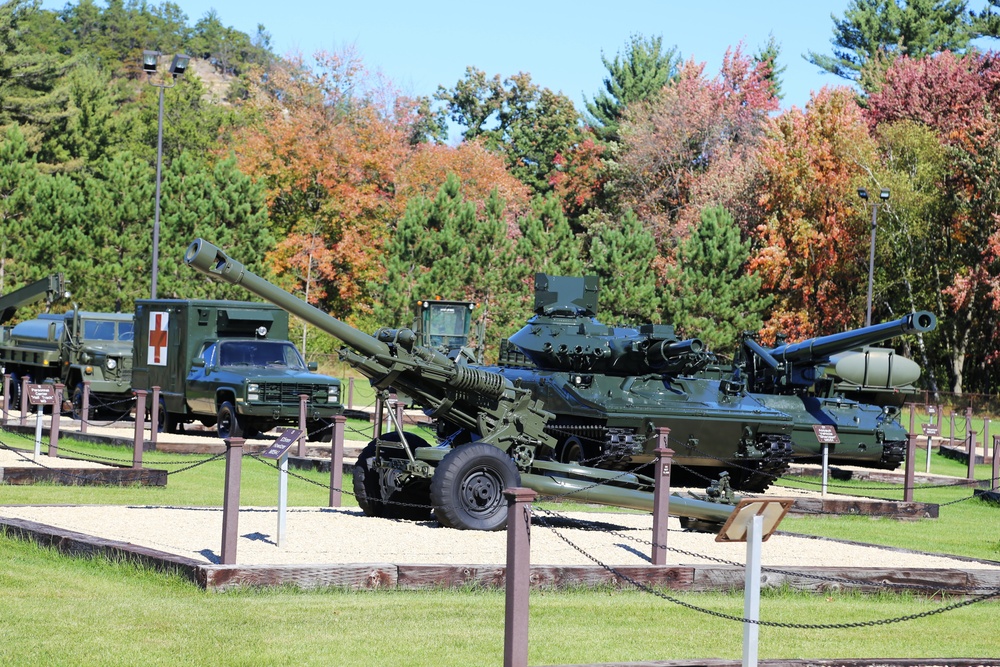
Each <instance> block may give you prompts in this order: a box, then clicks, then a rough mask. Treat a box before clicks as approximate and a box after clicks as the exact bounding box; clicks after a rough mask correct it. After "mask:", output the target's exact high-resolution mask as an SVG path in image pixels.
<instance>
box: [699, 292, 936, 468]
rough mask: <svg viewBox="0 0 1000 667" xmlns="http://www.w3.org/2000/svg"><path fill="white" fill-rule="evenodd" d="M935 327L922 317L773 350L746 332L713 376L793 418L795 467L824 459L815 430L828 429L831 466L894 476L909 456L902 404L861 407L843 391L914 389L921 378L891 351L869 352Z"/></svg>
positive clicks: (924, 313)
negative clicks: (728, 363)
mask: <svg viewBox="0 0 1000 667" xmlns="http://www.w3.org/2000/svg"><path fill="white" fill-rule="evenodd" d="M936 326H937V318H936V317H935V316H934V315H933V313H930V312H927V311H917V312H915V313H910V314H909V315H906V316H905V317H902V318H900V319H898V320H895V321H892V322H884V323H882V324H874V325H872V326H868V327H862V328H860V329H854V330H851V331H844V332H841V333H837V334H832V335H830V336H821V337H818V338H811V339H809V340H805V341H802V342H799V343H788V344H781V345H778V346H777V347H773V348H766V347H764V346H762V345H761V344H760V343H759V342H758V341H757V339H756V337H755V336H754V335H752V334H749V333H745V334H744V335H743V340H742V345H741V347H740V350H739V352H738V353H737V355H736V357H735V359H734V363H733V365H732V367H730V368H726V369H719V368H716V369H715V372H716V373H717V374H718V377H720V378H726V379H728V380H729V381H730V382H743V383H745V384H746V388H747V391H748V392H749V393H750V395H751V396H752V397H753V398H754V399H755V400H757V401H759V402H760V403H761V404H763V405H766V406H768V407H770V408H773V409H775V410H781V411H782V412H786V413H788V414H789V415H791V416H792V418H793V419H794V420H795V430H794V432H793V448H794V452H795V459H796V461H803V462H817V461H819V460H820V457H821V454H822V450H821V445H820V442H819V440H818V438H817V435H816V432H815V430H814V428H813V427H814V426H818V425H824V426H827V427H834V428H836V432H837V436H838V439H839V440H840V442H839V443H834V444H831V445H830V447H831V449H830V451H829V461H830V463H834V464H840V465H856V466H864V467H872V468H883V469H889V470H892V469H894V468H897V467H898V466H899V464H900V463H901V462H902V460H903V456H904V454H905V452H906V439H907V434H906V430H905V429H904V428H903V426H902V425H901V424H900V423H899V407H898V405H897V404H896V403H895V402H893V401H891V400H884V401H883V404H882V405H875V404H872V403H866V402H859V401H857V400H853V399H852V398H848V397H847V396H845V395H844V393H845V392H849V393H852V394H854V395H857V396H860V397H862V398H864V397H866V396H868V397H879V396H881V397H892V396H893V392H894V390H896V389H898V388H900V387H908V386H911V385H912V383H913V382H915V381H916V380H917V378H918V377H919V376H920V367H919V366H917V365H916V364H915V363H913V362H912V361H910V360H909V359H906V358H905V357H902V356H900V355H897V354H894V353H893V351H892V350H888V349H881V348H871V347H866V346H870V345H872V344H874V343H880V342H883V341H887V340H889V339H891V338H894V337H896V336H901V335H905V334H914V333H926V332H928V331H932V330H933V329H934V328H935V327H936ZM711 373H712V371H709V370H706V372H705V374H706V375H710V374H711Z"/></svg>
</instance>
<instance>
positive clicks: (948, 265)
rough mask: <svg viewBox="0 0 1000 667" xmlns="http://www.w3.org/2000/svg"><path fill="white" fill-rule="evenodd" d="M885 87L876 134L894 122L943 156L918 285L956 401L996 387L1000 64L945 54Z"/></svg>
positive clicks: (915, 64) (905, 66)
mask: <svg viewBox="0 0 1000 667" xmlns="http://www.w3.org/2000/svg"><path fill="white" fill-rule="evenodd" d="M885 81H886V85H885V86H884V87H883V88H882V89H881V90H880V91H878V92H877V93H875V94H873V95H872V96H871V97H870V99H869V107H870V111H869V115H870V118H871V119H872V122H873V123H875V124H876V126H877V127H879V128H881V127H884V126H886V125H891V124H896V123H899V122H912V123H917V124H919V125H921V126H923V127H926V128H928V129H929V130H931V131H932V132H933V133H934V134H935V137H936V140H937V141H938V142H939V143H940V144H941V145H943V146H944V147H946V149H947V150H948V159H947V165H946V167H945V168H943V172H944V173H943V175H942V176H941V177H940V179H939V181H938V182H937V183H936V184H935V186H934V191H933V196H934V198H935V202H936V206H935V209H934V211H933V216H932V217H931V219H930V223H931V224H932V225H933V227H932V229H931V233H929V234H928V236H927V238H926V239H925V240H924V242H923V243H922V244H921V247H920V252H921V253H924V254H925V255H927V256H928V258H929V261H930V262H932V266H930V267H929V270H928V271H926V272H925V273H924V274H923V275H922V280H923V281H924V282H927V283H929V284H930V285H932V287H931V289H932V290H933V291H934V293H935V294H936V296H937V298H938V299H939V301H938V304H937V307H936V308H935V311H936V312H937V314H938V315H939V317H940V324H939V327H938V329H939V337H940V340H941V342H942V343H943V346H942V348H941V349H940V351H939V353H940V356H941V358H942V359H943V360H944V366H945V370H946V371H947V373H948V376H949V380H950V384H951V389H952V391H954V392H956V393H961V392H962V391H963V390H966V389H968V388H969V386H970V385H971V386H974V387H977V388H983V387H987V386H990V385H991V384H992V382H991V380H990V377H991V374H990V372H989V371H990V368H991V365H992V364H994V363H995V358H996V350H997V349H998V341H997V340H996V339H995V334H994V332H993V330H992V327H991V326H989V325H988V324H986V323H987V322H989V321H990V318H991V317H992V313H993V312H994V308H995V306H996V302H995V301H994V299H993V294H994V291H995V289H996V288H995V285H996V284H997V280H998V279H997V276H1000V266H998V265H997V262H996V246H995V239H996V235H997V230H998V228H1000V227H998V225H1000V219H998V217H997V216H998V211H997V205H996V202H997V201H998V199H1000V191H998V189H997V185H998V183H997V180H996V178H995V175H994V174H993V170H995V169H996V168H997V167H998V164H997V155H996V149H995V146H994V144H995V142H996V138H997V117H996V111H995V110H996V109H997V108H998V104H1000V58H998V57H997V56H996V55H995V54H979V53H971V54H967V55H964V56H959V55H955V54H949V53H943V54H940V55H939V56H938V57H936V58H933V59H927V58H925V59H914V58H899V59H898V60H897V61H896V62H894V63H893V65H892V66H891V67H890V68H889V69H888V70H887V71H886V76H885Z"/></svg>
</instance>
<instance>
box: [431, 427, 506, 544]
mask: <svg viewBox="0 0 1000 667" xmlns="http://www.w3.org/2000/svg"><path fill="white" fill-rule="evenodd" d="M520 485H521V473H519V472H518V470H517V466H515V465H514V461H513V460H512V459H511V458H510V457H509V456H507V454H506V453H505V452H503V451H502V450H500V449H498V448H497V447H494V446H492V445H487V444H484V443H475V442H474V443H471V444H468V445H462V446H461V447H457V448H455V449H453V450H451V451H450V452H449V453H448V454H447V455H446V456H445V457H444V458H443V459H441V463H439V464H438V467H437V470H435V471H434V477H433V478H432V479H431V503H432V504H433V505H434V515H435V516H436V517H437V520H438V521H439V522H440V523H441V525H442V526H445V527H446V528H457V529H459V530H502V529H503V528H505V527H506V526H507V501H506V498H504V495H503V492H504V489H509V488H514V487H518V486H520Z"/></svg>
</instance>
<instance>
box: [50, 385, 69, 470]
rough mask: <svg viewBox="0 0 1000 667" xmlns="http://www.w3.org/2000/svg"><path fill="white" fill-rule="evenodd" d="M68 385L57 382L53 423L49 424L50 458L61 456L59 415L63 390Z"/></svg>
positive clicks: (53, 404)
mask: <svg viewBox="0 0 1000 667" xmlns="http://www.w3.org/2000/svg"><path fill="white" fill-rule="evenodd" d="M64 389H66V385H64V384H62V383H60V382H56V400H55V402H53V403H52V422H51V423H50V424H49V456H52V457H58V456H59V415H60V414H62V401H63V390H64Z"/></svg>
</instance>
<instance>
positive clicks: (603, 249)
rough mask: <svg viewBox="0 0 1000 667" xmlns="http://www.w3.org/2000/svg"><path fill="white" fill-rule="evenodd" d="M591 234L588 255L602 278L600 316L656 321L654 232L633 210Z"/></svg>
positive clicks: (614, 320) (609, 319)
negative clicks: (614, 223) (616, 222)
mask: <svg viewBox="0 0 1000 667" xmlns="http://www.w3.org/2000/svg"><path fill="white" fill-rule="evenodd" d="M592 234H593V235H592V237H591V239H590V248H589V255H590V263H591V266H592V267H593V270H594V271H595V272H596V273H597V275H598V276H599V277H600V279H601V297H600V302H599V303H598V307H599V308H600V312H601V318H602V319H603V320H605V321H607V322H610V323H623V324H624V323H627V324H643V323H646V322H652V321H654V319H655V316H656V313H657V311H658V307H659V299H658V298H657V295H656V272H655V271H654V269H653V266H654V262H655V261H656V258H657V250H656V241H655V240H654V239H653V235H652V234H651V233H650V232H649V230H647V229H646V228H645V226H644V225H643V224H642V223H641V222H640V221H639V218H638V217H637V216H636V215H635V213H633V212H632V211H628V212H627V213H626V214H625V215H624V216H623V217H622V220H621V223H620V224H619V225H601V226H600V227H598V228H597V229H595V230H592Z"/></svg>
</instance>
